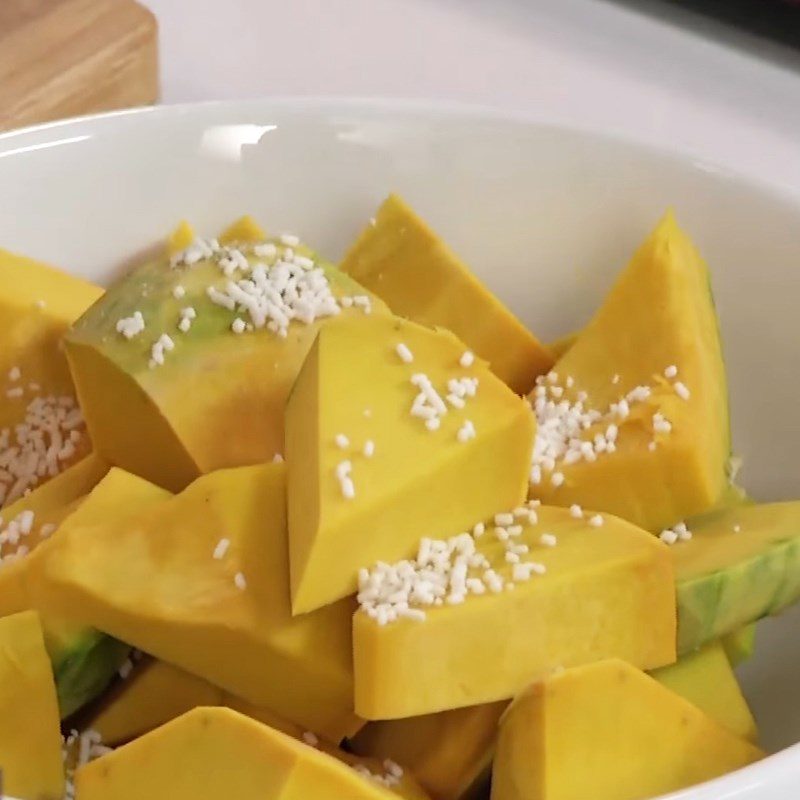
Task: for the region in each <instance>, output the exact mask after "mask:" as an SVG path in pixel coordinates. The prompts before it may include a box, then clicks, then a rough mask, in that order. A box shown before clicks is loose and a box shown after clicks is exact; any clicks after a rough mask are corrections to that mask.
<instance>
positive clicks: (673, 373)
mask: <svg viewBox="0 0 800 800" xmlns="http://www.w3.org/2000/svg"><path fill="white" fill-rule="evenodd" d="M677 375H678V368H677V367H676V366H675V364H670V365H669V366H668V367H667V368H666V369H665V370H664V377H665V378H669V379H670V380H672V379H673V378H675V377H677Z"/></svg>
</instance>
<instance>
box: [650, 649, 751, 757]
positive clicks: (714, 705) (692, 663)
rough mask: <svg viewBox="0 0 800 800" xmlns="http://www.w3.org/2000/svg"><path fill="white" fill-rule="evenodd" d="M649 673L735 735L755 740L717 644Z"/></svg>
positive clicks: (747, 712) (736, 685) (747, 713)
mask: <svg viewBox="0 0 800 800" xmlns="http://www.w3.org/2000/svg"><path fill="white" fill-rule="evenodd" d="M650 674H651V675H652V676H653V677H654V678H655V679H656V680H657V681H658V682H659V683H660V684H661V685H662V686H666V687H667V689H670V690H671V691H673V692H675V693H676V694H679V695H680V696H681V697H684V698H686V699H687V700H688V701H689V702H690V703H692V704H694V705H695V706H697V708H699V709H702V710H703V711H705V712H706V714H708V715H709V716H710V717H712V718H713V719H715V720H717V722H721V723H722V724H723V725H724V726H725V727H726V728H728V729H729V730H731V731H733V732H734V733H735V734H737V735H738V736H743V737H744V738H745V739H749V740H750V741H751V742H755V741H756V739H757V737H758V731H757V729H756V721H755V720H754V719H753V713H752V712H751V711H750V708H749V707H748V705H747V701H746V700H745V699H744V695H743V694H742V690H741V689H740V688H739V682H738V681H737V680H736V675H735V674H734V672H733V669H732V668H731V664H730V661H728V657H727V655H726V654H725V648H724V647H723V646H722V644H721V643H720V642H712V643H711V644H707V645H706V646H705V647H703V648H701V649H700V650H697V651H695V652H694V653H687V654H686V655H685V656H683V657H682V658H680V659H679V660H678V661H676V662H675V663H674V664H670V665H669V666H666V667H661V668H660V669H657V670H654V671H653V672H652V673H650Z"/></svg>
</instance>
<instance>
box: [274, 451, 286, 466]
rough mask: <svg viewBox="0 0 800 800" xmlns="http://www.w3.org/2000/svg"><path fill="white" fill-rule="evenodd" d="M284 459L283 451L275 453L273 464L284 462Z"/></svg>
mask: <svg viewBox="0 0 800 800" xmlns="http://www.w3.org/2000/svg"><path fill="white" fill-rule="evenodd" d="M283 461H284V459H283V453H275V455H274V456H272V463H273V464H283Z"/></svg>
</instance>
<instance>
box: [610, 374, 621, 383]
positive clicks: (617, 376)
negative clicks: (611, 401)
mask: <svg viewBox="0 0 800 800" xmlns="http://www.w3.org/2000/svg"><path fill="white" fill-rule="evenodd" d="M619 382H620V377H619V373H617V374H615V375H614V376H613V377H612V378H611V383H613V384H614V386H616V385H617V384H618V383H619Z"/></svg>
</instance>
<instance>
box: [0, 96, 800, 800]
mask: <svg viewBox="0 0 800 800" xmlns="http://www.w3.org/2000/svg"><path fill="white" fill-rule="evenodd" d="M226 111H230V113H231V114H234V113H246V112H256V111H257V112H262V113H270V112H273V111H274V112H275V113H285V114H286V113H288V114H291V113H301V112H302V113H312V114H317V115H321V116H325V115H344V116H346V115H347V114H353V113H361V114H374V115H386V116H387V117H391V116H395V117H397V118H398V119H399V120H402V119H403V118H404V117H405V118H411V117H424V116H429V117H435V118H438V119H443V120H454V121H457V120H463V121H465V122H467V121H470V120H475V121H492V122H498V123H503V122H505V123H510V124H512V125H519V126H521V127H534V128H541V129H543V130H547V131H551V132H563V133H564V134H568V135H572V136H579V137H585V138H589V139H595V140H598V141H600V142H602V143H606V144H611V145H617V146H623V147H627V148H631V149H634V150H636V151H638V152H640V153H643V154H646V155H649V156H651V157H655V158H658V159H660V160H661V161H663V162H667V163H669V162H673V163H676V164H678V163H680V164H683V165H685V164H686V163H687V162H689V163H690V164H691V165H692V166H693V167H695V168H696V169H700V170H701V171H704V172H709V173H713V174H715V175H716V176H718V177H722V178H724V179H725V180H729V181H732V182H736V183H739V184H744V185H746V186H747V187H748V188H749V189H750V190H752V191H755V192H757V193H759V194H766V195H769V196H770V197H772V198H774V199H777V200H780V201H782V202H784V203H788V204H790V205H794V206H796V207H798V212H799V213H800V186H796V185H794V184H792V183H783V182H778V181H775V180H773V179H767V178H764V177H760V176H758V175H754V174H752V173H750V172H745V171H742V170H740V169H738V168H737V167H736V166H735V165H732V164H729V163H726V162H720V161H715V160H713V159H709V158H708V157H707V156H706V155H705V154H700V153H697V152H695V151H693V150H691V149H689V148H686V147H683V146H674V145H671V144H666V143H664V142H660V143H659V142H658V141H654V140H652V139H649V138H644V137H640V136H636V135H635V134H632V133H631V132H630V131H623V130H619V129H613V128H609V127H605V126H599V125H594V124H589V123H580V122H576V121H574V120H571V119H569V120H568V119H565V118H562V117H558V116H554V115H553V114H551V113H548V112H544V111H542V110H530V109H516V110H510V109H504V108H501V107H498V106H492V105H485V104H475V103H465V102H461V101H451V100H440V99H435V98H405V97H371V96H351V95H340V96H339V95H337V96H325V95H264V96H261V97H254V98H247V99H228V100H206V101H191V102H184V103H173V104H165V105H155V106H141V107H136V108H126V109H119V110H116V111H106V112H101V113H93V114H85V115H81V116H75V117H69V118H66V119H60V120H54V121H51V122H44V123H40V124H36V125H29V126H25V127H22V128H15V129H12V130H8V131H3V132H0V159H2V158H5V157H13V156H15V155H16V154H18V153H24V152H27V151H30V150H34V149H38V148H40V147H46V146H47V145H48V144H52V143H55V142H57V141H60V142H63V143H68V142H70V141H73V140H74V141H77V140H81V139H84V138H87V136H84V135H83V134H78V133H77V132H78V131H81V130H84V131H86V130H88V131H89V133H88V136H91V135H92V132H93V131H96V130H97V128H98V127H104V126H107V125H111V126H115V125H121V126H125V125H128V124H130V123H132V122H137V123H138V122H140V121H144V120H152V124H160V125H163V124H169V120H171V119H173V118H177V117H185V116H190V115H200V116H202V115H203V114H207V113H224V112H226ZM97 132H100V131H97ZM112 132H113V130H112ZM64 134H65V135H64ZM70 134H74V135H70ZM56 135H57V136H58V139H56V138H55V137H56ZM798 775H800V742H798V743H796V744H793V745H790V746H789V747H786V748H784V749H783V750H780V751H778V752H776V753H771V754H769V755H767V756H766V757H765V758H764V759H762V760H760V761H758V762H755V763H753V764H750V765H748V766H746V767H743V768H741V769H738V770H735V771H734V772H730V773H727V774H725V775H722V776H720V777H718V778H714V779H711V780H709V781H706V782H704V783H701V784H697V785H695V786H692V787H687V788H685V789H680V790H678V791H676V792H671V793H669V794H666V795H661V796H660V797H659V798H654V800H726V798H734V797H735V796H737V795H739V794H740V792H741V791H742V790H746V789H748V788H755V787H757V786H758V785H759V784H766V782H767V781H768V782H770V783H772V782H773V781H775V780H781V779H782V780H784V781H786V780H788V779H789V778H790V776H794V777H795V778H796V777H797V776H798ZM787 785H788V784H787ZM3 798H4V799H5V800H14V798H12V797H10V796H8V795H3Z"/></svg>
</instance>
